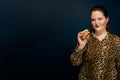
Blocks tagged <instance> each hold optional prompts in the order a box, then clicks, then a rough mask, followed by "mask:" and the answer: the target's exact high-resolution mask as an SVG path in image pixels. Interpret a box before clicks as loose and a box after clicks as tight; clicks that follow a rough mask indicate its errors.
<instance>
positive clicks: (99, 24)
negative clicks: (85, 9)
mask: <svg viewBox="0 0 120 80" xmlns="http://www.w3.org/2000/svg"><path fill="white" fill-rule="evenodd" d="M107 23H108V17H107V18H106V17H105V16H104V14H103V13H102V12H101V11H92V13H91V24H92V28H93V29H94V30H95V32H102V31H105V30H106V24H107Z"/></svg>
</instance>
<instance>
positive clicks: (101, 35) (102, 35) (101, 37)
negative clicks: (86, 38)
mask: <svg viewBox="0 0 120 80" xmlns="http://www.w3.org/2000/svg"><path fill="white" fill-rule="evenodd" d="M106 35H107V31H106V30H105V31H102V32H95V36H96V37H97V38H98V39H99V40H100V41H102V40H103V39H104V38H105V36H106Z"/></svg>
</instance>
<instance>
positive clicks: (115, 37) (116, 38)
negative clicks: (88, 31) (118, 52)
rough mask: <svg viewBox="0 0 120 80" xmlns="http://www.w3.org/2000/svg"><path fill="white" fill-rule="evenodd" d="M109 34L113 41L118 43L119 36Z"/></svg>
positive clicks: (119, 41)
mask: <svg viewBox="0 0 120 80" xmlns="http://www.w3.org/2000/svg"><path fill="white" fill-rule="evenodd" d="M110 36H111V38H112V39H113V40H114V42H115V43H119V44H120V36H118V35H116V34H110Z"/></svg>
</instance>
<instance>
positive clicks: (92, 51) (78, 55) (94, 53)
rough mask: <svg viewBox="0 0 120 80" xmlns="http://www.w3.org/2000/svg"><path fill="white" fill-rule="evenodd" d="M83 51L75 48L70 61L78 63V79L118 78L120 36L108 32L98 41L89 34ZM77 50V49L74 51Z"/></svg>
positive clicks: (115, 79) (99, 79)
mask: <svg viewBox="0 0 120 80" xmlns="http://www.w3.org/2000/svg"><path fill="white" fill-rule="evenodd" d="M86 47H87V48H86V49H85V50H84V51H81V50H77V49H78V47H76V48H75V50H74V51H73V53H72V54H71V56H70V60H71V63H72V64H73V63H74V64H77V65H80V66H81V68H80V73H79V80H120V78H119V75H120V73H119V72H120V59H119V58H120V38H119V37H118V36H116V35H114V34H110V33H108V34H107V36H106V37H105V38H104V39H103V40H102V41H99V40H98V39H97V38H96V37H95V36H94V34H93V33H92V34H91V35H90V38H89V40H88V44H87V46H86ZM76 50H77V51H76Z"/></svg>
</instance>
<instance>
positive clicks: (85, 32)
mask: <svg viewBox="0 0 120 80" xmlns="http://www.w3.org/2000/svg"><path fill="white" fill-rule="evenodd" d="M89 34H90V31H89V30H88V29H85V30H83V31H82V33H81V38H82V39H83V40H84V39H86V38H87V36H88V35H89Z"/></svg>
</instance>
